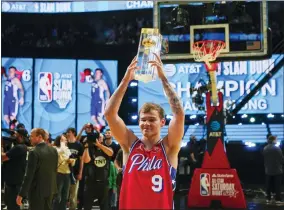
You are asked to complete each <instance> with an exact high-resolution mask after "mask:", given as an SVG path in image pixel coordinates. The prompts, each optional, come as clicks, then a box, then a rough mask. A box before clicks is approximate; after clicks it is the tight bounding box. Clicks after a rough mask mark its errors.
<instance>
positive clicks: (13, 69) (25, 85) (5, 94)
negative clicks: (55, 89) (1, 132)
mask: <svg viewBox="0 0 284 210" xmlns="http://www.w3.org/2000/svg"><path fill="white" fill-rule="evenodd" d="M32 69H33V59H31V58H2V68H1V79H2V80H1V82H2V83H1V88H2V89H1V90H2V91H1V94H2V97H1V103H2V106H1V107H2V110H1V111H2V115H1V125H2V128H9V125H10V122H12V120H13V119H16V120H17V121H18V123H23V124H24V125H25V127H26V129H27V130H29V131H30V130H31V118H32V108H31V105H32V74H33V72H32Z"/></svg>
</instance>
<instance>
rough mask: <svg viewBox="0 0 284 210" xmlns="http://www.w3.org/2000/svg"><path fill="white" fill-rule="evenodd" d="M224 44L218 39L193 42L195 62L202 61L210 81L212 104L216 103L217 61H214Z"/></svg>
mask: <svg viewBox="0 0 284 210" xmlns="http://www.w3.org/2000/svg"><path fill="white" fill-rule="evenodd" d="M225 46H226V44H225V42H223V41H219V40H205V41H199V42H195V43H194V44H193V56H194V60H195V61H197V62H204V63H205V67H206V70H207V71H208V73H209V77H210V81H211V100H212V103H213V105H217V103H218V95H217V79H216V70H217V66H218V64H217V63H214V61H215V60H216V58H217V57H218V56H219V55H220V53H221V51H222V50H223V49H224V48H225Z"/></svg>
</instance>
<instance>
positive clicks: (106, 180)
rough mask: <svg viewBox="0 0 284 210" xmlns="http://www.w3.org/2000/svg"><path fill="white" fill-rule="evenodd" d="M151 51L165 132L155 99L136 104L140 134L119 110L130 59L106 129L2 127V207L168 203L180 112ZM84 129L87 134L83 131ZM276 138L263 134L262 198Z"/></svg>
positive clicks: (275, 158) (278, 160)
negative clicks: (54, 131)
mask: <svg viewBox="0 0 284 210" xmlns="http://www.w3.org/2000/svg"><path fill="white" fill-rule="evenodd" d="M154 56H155V58H156V59H155V60H152V61H149V62H148V63H149V64H150V65H151V66H153V67H155V68H156V70H157V75H158V77H159V79H160V80H161V83H162V84H161V85H162V87H163V89H164V92H165V95H166V96H167V98H168V103H169V106H170V108H171V112H172V119H171V121H170V122H169V125H168V133H167V135H165V136H163V137H161V128H162V127H163V126H165V124H166V119H165V111H164V109H163V108H162V107H161V106H160V105H159V104H155V103H151V102H148V103H145V104H143V105H142V107H141V108H140V110H139V127H140V130H141V133H142V138H138V137H137V136H136V135H135V133H134V132H132V131H131V130H130V129H129V128H127V126H126V124H125V122H124V121H123V120H122V118H121V117H120V116H119V114H118V110H119V108H120V106H121V102H122V99H123V97H124V95H125V92H126V90H127V88H128V86H129V83H130V82H131V81H132V80H133V79H134V77H135V71H137V70H138V69H139V67H138V66H137V63H138V61H137V60H136V58H134V59H133V60H132V62H131V64H130V65H129V66H128V68H127V70H126V73H125V75H124V77H123V79H122V80H121V83H120V85H119V86H118V88H117V89H116V90H115V92H114V93H113V94H112V96H111V97H110V99H109V101H108V103H107V104H106V108H105V110H104V116H105V119H106V121H107V124H108V126H109V129H107V130H105V132H104V133H102V132H100V130H95V129H96V128H97V127H95V126H93V125H92V124H86V125H84V126H83V127H82V129H81V130H80V131H79V133H78V134H77V133H76V130H75V129H74V128H68V129H67V130H66V132H64V133H62V134H61V135H59V136H57V137H56V138H55V140H54V141H50V139H51V138H50V135H49V133H48V131H46V130H44V129H42V128H34V129H32V130H31V133H30V135H29V136H28V132H27V131H26V130H25V128H24V125H23V124H18V125H16V129H12V130H11V129H8V130H5V131H6V132H8V133H10V136H8V137H6V138H4V137H2V141H3V142H2V144H1V145H2V148H1V149H2V151H1V152H2V153H1V157H2V161H3V164H2V167H3V170H2V172H3V173H4V174H3V177H4V178H3V179H2V180H3V181H4V183H5V185H4V186H5V203H6V204H7V206H8V209H12V210H14V209H19V208H20V206H21V205H22V204H23V200H24V199H28V202H29V208H30V210H41V209H42V210H51V209H53V210H65V209H66V208H67V205H68V206H69V209H70V210H71V209H82V208H84V210H91V209H92V206H93V203H94V200H95V199H96V200H97V201H98V205H99V207H100V209H101V210H108V209H116V208H117V207H118V206H119V209H149V208H151V209H172V208H173V206H174V200H173V197H174V190H175V189H176V175H177V168H178V161H179V160H178V154H179V152H180V149H181V143H182V139H183V136H184V125H185V113H184V109H183V107H182V104H181V101H180V99H179V97H178V95H177V94H176V92H175V90H174V89H173V88H172V86H171V85H170V83H169V81H168V79H167V77H166V75H165V72H164V70H163V64H162V61H161V58H160V57H159V56H158V55H157V54H155V53H154ZM83 132H85V133H86V135H84V136H82V134H83ZM113 138H115V140H116V141H117V142H118V143H119V146H118V144H116V143H114V142H113ZM276 140H277V138H276V137H275V136H270V137H268V144H269V145H268V146H267V147H265V149H264V160H265V169H266V175H267V180H268V187H267V200H268V202H270V201H271V191H272V188H271V186H272V183H274V184H275V185H276V184H277V183H279V180H280V181H281V176H282V174H283V170H282V166H283V163H284V157H283V154H282V152H281V150H280V148H277V147H276V146H275V143H276ZM200 143H202V144H200V145H199V146H200V147H199V149H196V148H195V145H196V139H195V138H194V137H193V136H192V137H191V142H190V143H189V146H190V152H189V154H190V156H189V157H190V160H191V161H192V162H193V163H195V162H197V159H198V158H197V156H199V155H201V152H202V151H203V152H204V151H205V149H204V148H205V147H204V146H205V145H204V143H205V142H204V141H202V142H200ZM31 146H33V147H31ZM201 146H202V149H200V148H201ZM119 147H120V148H121V149H120V148H119ZM121 151H123V152H121ZM275 154H276V155H275ZM27 156H28V158H27ZM274 169H277V170H274ZM122 172H123V175H122ZM276 177H279V178H278V179H277V180H278V181H276ZM274 191H275V193H276V197H275V199H276V203H280V204H283V202H282V200H281V197H280V194H279V193H280V191H279V188H277V187H274ZM117 197H119V199H118V198H117ZM118 201H119V202H118Z"/></svg>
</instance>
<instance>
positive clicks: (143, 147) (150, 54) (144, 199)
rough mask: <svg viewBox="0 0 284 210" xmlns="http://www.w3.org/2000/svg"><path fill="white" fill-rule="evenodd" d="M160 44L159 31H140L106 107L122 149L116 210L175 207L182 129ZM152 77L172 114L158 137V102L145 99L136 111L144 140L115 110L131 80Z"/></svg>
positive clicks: (162, 114) (160, 117) (162, 116)
mask: <svg viewBox="0 0 284 210" xmlns="http://www.w3.org/2000/svg"><path fill="white" fill-rule="evenodd" d="M143 32H145V33H143ZM145 39H146V40H145ZM147 39H148V40H147ZM143 40H144V45H143ZM159 43H161V35H159V34H158V33H157V29H142V33H141V38H140V45H139V49H138V55H137V56H136V57H135V58H134V59H133V61H132V62H131V64H130V65H129V67H128V68H127V71H126V73H125V76H124V78H123V79H122V81H121V83H120V85H119V86H118V88H117V89H116V91H115V92H114V94H113V95H112V96H111V98H110V100H109V103H108V104H107V106H106V110H105V117H106V120H107V122H108V125H109V127H110V129H111V131H112V134H113V136H114V138H115V139H116V140H117V141H118V142H119V144H120V145H121V147H122V150H123V159H124V163H123V165H124V172H123V182H122V187H121V192H120V201H119V209H172V208H173V190H174V189H175V177H176V169H177V165H178V152H179V150H180V144H181V140H182V137H183V133H184V111H183V107H182V105H181V102H180V100H179V98H178V96H177V94H176V93H175V91H174V90H173V88H172V87H171V85H170V84H169V82H168V79H167V78H166V76H165V74H164V71H163V64H162V62H161V59H160V56H159V55H158V54H159V53H160V48H161V44H159ZM142 45H143V46H142ZM146 45H147V46H146ZM145 46H146V47H145ZM146 61H147V62H146ZM138 63H139V64H140V66H139V67H138V66H137V64H138ZM156 75H157V76H158V77H159V79H160V80H161V82H162V85H163V88H164V91H165V94H166V96H167V97H168V99H169V103H170V107H171V110H172V114H173V118H172V119H171V121H170V123H169V128H168V134H167V135H166V136H165V137H163V138H161V136H160V132H161V128H162V127H163V126H164V125H165V123H166V120H165V112H164V110H163V108H162V107H161V106H160V105H158V104H155V103H145V104H144V105H143V106H142V107H141V109H140V110H139V127H140V129H141V132H142V138H141V139H139V138H138V137H137V136H136V135H135V134H134V133H133V132H132V131H130V130H129V129H128V128H127V127H126V125H125V123H124V122H123V120H122V119H121V118H120V117H119V115H118V110H119V107H120V104H121V101H122V98H123V96H124V94H125V92H126V89H127V87H128V84H129V82H130V81H131V80H133V79H137V80H140V81H143V82H150V81H152V80H154V78H155V76H156ZM149 198H151V199H149Z"/></svg>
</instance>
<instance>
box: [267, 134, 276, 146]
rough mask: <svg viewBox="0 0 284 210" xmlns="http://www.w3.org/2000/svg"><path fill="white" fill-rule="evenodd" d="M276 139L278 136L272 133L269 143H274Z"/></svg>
mask: <svg viewBox="0 0 284 210" xmlns="http://www.w3.org/2000/svg"><path fill="white" fill-rule="evenodd" d="M276 139H277V137H276V136H273V135H271V136H269V137H268V143H269V144H272V143H273V141H275V140H276Z"/></svg>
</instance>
